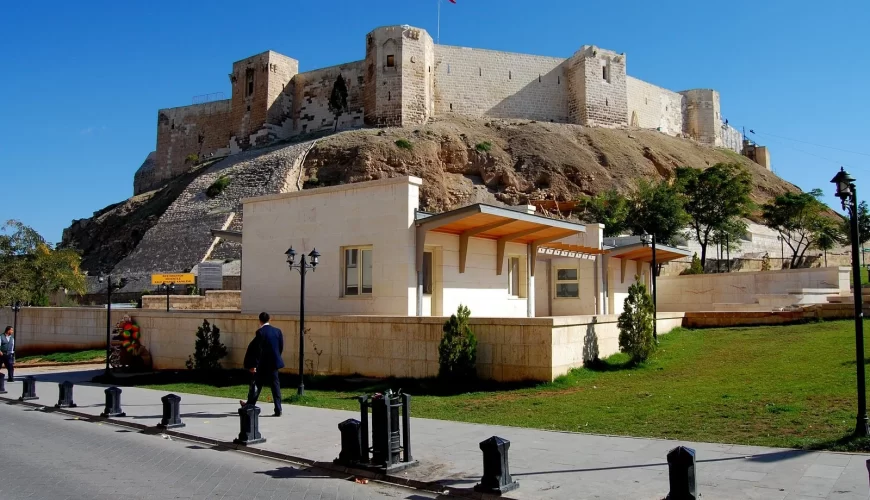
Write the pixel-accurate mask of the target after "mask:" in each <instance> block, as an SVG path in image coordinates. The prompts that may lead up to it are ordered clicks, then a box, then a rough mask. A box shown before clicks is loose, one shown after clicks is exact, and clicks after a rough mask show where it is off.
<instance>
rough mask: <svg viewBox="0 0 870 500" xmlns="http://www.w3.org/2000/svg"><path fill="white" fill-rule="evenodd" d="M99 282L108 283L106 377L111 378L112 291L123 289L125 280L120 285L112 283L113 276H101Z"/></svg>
mask: <svg viewBox="0 0 870 500" xmlns="http://www.w3.org/2000/svg"><path fill="white" fill-rule="evenodd" d="M98 281H99V282H100V283H104V282H105V283H106V285H107V286H106V373H105V376H106V377H109V376H111V373H110V372H109V359H110V358H111V356H112V291H114V290H118V289H120V288H123V287H124V285H125V280H123V279H122V280H121V282H120V283H112V275H111V274H109V275H107V276H105V277H104V276H100V277H99V279H98Z"/></svg>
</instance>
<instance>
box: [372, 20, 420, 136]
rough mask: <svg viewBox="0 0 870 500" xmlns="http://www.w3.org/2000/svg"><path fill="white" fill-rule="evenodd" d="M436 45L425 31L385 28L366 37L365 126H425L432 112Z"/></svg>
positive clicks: (406, 27)
mask: <svg viewBox="0 0 870 500" xmlns="http://www.w3.org/2000/svg"><path fill="white" fill-rule="evenodd" d="M434 62H435V44H434V43H433V42H432V37H431V36H429V33H427V32H426V30H423V29H420V28H414V27H411V26H407V25H403V26H385V27H381V28H377V29H376V30H374V31H372V32H371V33H369V34H368V35H367V36H366V59H365V68H366V69H365V90H364V94H363V101H364V108H365V123H366V125H369V126H406V125H419V124H422V123H425V122H426V121H428V120H429V118H430V117H431V116H432V115H433V113H434V109H435V99H434V93H435V91H434V90H435V89H434V77H433V73H432V72H433V70H434V68H433V66H434Z"/></svg>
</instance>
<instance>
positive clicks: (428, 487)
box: [0, 396, 512, 500]
mask: <svg viewBox="0 0 870 500" xmlns="http://www.w3.org/2000/svg"><path fill="white" fill-rule="evenodd" d="M0 401H4V402H6V403H10V404H16V405H21V406H27V407H30V408H36V409H42V410H43V411H45V412H46V413H60V414H64V415H71V416H74V417H78V418H79V419H80V420H83V421H87V422H104V423H108V424H112V425H117V426H118V427H128V428H133V429H138V430H139V431H140V432H141V433H143V434H165V435H167V436H172V437H176V438H179V439H183V440H186V441H193V442H197V443H203V444H207V445H210V446H214V447H219V448H223V449H231V450H235V451H240V452H244V453H248V454H251V455H257V456H261V457H265V458H271V459H275V460H282V461H286V462H291V463H294V464H297V465H303V466H307V467H311V468H315V469H321V470H325V471H329V472H333V473H337V474H342V475H351V476H356V477H361V478H365V479H368V480H371V481H379V482H382V483H388V484H393V485H396V486H402V487H405V488H409V489H414V490H422V491H427V492H430V493H435V494H438V495H447V496H448V497H450V496H453V497H464V498H473V499H476V500H484V499H491V498H503V499H507V500H511V498H512V497H508V496H500V497H497V496H493V495H489V494H485V493H479V492H476V491H474V490H473V489H470V488H449V487H446V486H444V485H441V484H438V482H435V481H432V482H426V481H418V480H416V479H409V478H405V477H401V476H395V475H391V474H381V473H377V472H372V471H370V470H366V469H356V468H353V467H345V466H343V465H337V464H335V463H333V462H318V461H316V460H311V459H309V458H303V457H297V456H295V455H289V454H286V453H279V452H275V451H270V450H264V449H261V448H252V447H249V446H245V445H241V444H236V443H233V442H232V441H219V440H217V439H212V438H207V437H202V436H197V435H195V434H189V433H185V432H178V431H176V430H172V429H160V428H158V427H157V426H156V425H145V424H140V423H136V422H128V421H126V420H118V419H115V418H111V417H101V416H99V415H90V414H87V413H82V412H78V411H75V410H71V409H69V408H55V407H53V406H48V405H43V404H39V403H31V402H29V401H19V400H18V399H13V398H9V397H6V396H0Z"/></svg>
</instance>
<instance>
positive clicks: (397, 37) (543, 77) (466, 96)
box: [134, 25, 770, 194]
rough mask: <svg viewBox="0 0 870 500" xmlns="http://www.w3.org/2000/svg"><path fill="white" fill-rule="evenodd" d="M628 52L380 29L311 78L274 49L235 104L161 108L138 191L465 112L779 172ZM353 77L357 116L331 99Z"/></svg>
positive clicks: (244, 72) (715, 102)
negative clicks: (638, 138) (697, 148)
mask: <svg viewBox="0 0 870 500" xmlns="http://www.w3.org/2000/svg"><path fill="white" fill-rule="evenodd" d="M626 64H627V62H626V55H625V54H624V53H622V54H620V53H616V52H613V51H610V50H605V49H601V48H599V47H596V46H594V45H587V46H584V47H583V48H581V49H580V50H579V51H577V52H576V53H575V54H574V55H573V56H572V57H570V58H568V59H563V58H557V57H545V56H535V55H527V54H516V53H508V52H499V51H493V50H484V49H472V48H467V47H453V46H447V45H436V44H435V43H433V41H432V37H431V36H430V35H429V33H427V32H426V30H423V29H420V28H414V27H411V26H406V25H403V26H387V27H381V28H377V29H375V30H374V31H372V32H371V33H369V34H368V35H366V48H365V59H363V60H360V61H355V62H350V63H346V64H340V65H337V66H331V67H328V68H323V69H318V70H314V71H308V72H304V73H300V72H299V62H298V61H297V60H295V59H292V58H290V57H287V56H284V55H282V54H279V53H277V52H273V51H267V52H263V53H262V54H258V55H255V56H252V57H249V58H247V59H242V60H241V61H237V62H235V63H233V70H232V73H230V74H229V78H230V82H231V85H232V93H231V97H230V99H226V100H219V101H212V102H206V103H202V104H194V105H191V106H182V107H177V108H167V109H161V110H159V111H158V112H157V151H155V152H152V153H151V154H149V155H148V158H147V159H146V160H145V162H144V163H143V165H142V166H141V167H140V168H139V170H138V171H137V172H136V175H135V178H134V194H139V193H142V192H145V191H149V190H152V189H155V188H157V187H160V186H161V185H163V184H164V183H165V182H166V181H168V180H170V179H172V178H173V177H175V176H177V175H180V174H182V173H184V172H186V171H187V170H189V168H190V167H191V165H190V160H189V158H190V157H191V155H196V156H197V157H198V158H204V157H211V156H225V155H227V154H233V153H236V152H239V151H242V150H245V149H249V148H251V147H254V146H260V145H265V144H268V143H271V142H273V141H275V140H280V139H288V138H293V137H296V136H301V135H303V134H310V133H316V132H326V131H332V130H345V129H352V128H359V127H363V126H372V127H384V126H413V125H419V124H422V123H425V122H426V121H428V120H430V119H433V118H438V117H447V116H450V115H460V116H466V117H493V118H516V119H529V120H539V121H550V122H556V123H573V124H580V125H586V126H597V127H638V128H648V129H657V130H659V131H661V132H663V133H666V134H670V135H674V136H683V137H688V138H692V139H694V140H696V141H698V142H700V143H702V144H706V145H709V146H718V147H724V148H729V149H732V150H734V151H737V152H739V153H743V154H746V155H747V156H750V158H752V159H753V160H754V161H756V162H757V163H759V164H761V165H764V166H766V167H767V168H770V166H769V157H768V155H767V150H766V149H765V148H764V147H762V146H756V145H754V144H752V143H751V142H750V141H744V138H743V135H742V134H741V133H740V132H739V131H738V130H736V129H734V128H733V127H731V126H729V125H727V123H726V122H723V119H722V113H721V110H720V103H719V93H718V92H717V91H715V90H712V89H691V90H684V91H680V92H674V91H671V90H668V89H664V88H661V87H658V86H656V85H653V84H650V83H647V82H644V81H642V80H638V79H637V78H632V77H630V76H628V75H627V74H626ZM338 75H341V76H342V77H343V78H344V81H345V82H346V86H347V90H348V96H347V103H348V110H347V111H346V112H344V113H343V114H341V115H340V116H339V117H338V123H335V115H334V114H333V113H332V112H331V111H330V109H329V105H328V101H329V96H330V94H331V92H332V88H333V85H334V83H335V81H336V79H337V77H338Z"/></svg>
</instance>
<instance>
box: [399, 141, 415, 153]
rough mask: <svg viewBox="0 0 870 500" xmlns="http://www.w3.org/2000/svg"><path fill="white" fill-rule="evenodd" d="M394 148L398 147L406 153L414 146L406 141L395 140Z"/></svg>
mask: <svg viewBox="0 0 870 500" xmlns="http://www.w3.org/2000/svg"><path fill="white" fill-rule="evenodd" d="M396 146H398V147H399V148H400V149H407V150H408V151H410V150H412V149H414V145H413V144H411V141H409V140H408V139H399V140H397V141H396Z"/></svg>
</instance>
